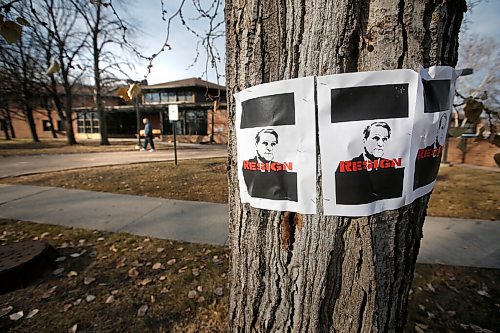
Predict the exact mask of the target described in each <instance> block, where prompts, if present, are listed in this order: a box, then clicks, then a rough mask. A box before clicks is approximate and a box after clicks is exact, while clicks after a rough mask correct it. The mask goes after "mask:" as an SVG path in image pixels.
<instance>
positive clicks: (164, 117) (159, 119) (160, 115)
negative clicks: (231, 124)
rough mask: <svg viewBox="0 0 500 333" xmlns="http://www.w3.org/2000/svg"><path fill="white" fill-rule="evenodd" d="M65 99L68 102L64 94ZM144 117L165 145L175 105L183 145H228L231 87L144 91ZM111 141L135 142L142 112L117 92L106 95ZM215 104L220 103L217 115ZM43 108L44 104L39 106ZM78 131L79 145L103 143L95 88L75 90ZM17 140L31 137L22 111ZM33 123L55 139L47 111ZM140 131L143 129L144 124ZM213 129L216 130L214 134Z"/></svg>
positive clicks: (189, 82) (192, 84)
mask: <svg viewBox="0 0 500 333" xmlns="http://www.w3.org/2000/svg"><path fill="white" fill-rule="evenodd" d="M61 96H62V98H64V96H63V93H62V92H61ZM139 98H140V103H139V117H140V119H142V118H144V117H147V118H149V119H150V121H151V123H152V124H153V128H154V129H156V130H159V132H160V134H159V137H160V139H161V140H163V141H171V140H172V137H173V127H172V126H173V124H172V122H170V120H169V118H168V105H171V104H176V105H178V109H179V120H178V121H177V122H175V126H176V134H177V140H178V141H179V142H193V143H202V142H209V141H210V140H211V139H213V141H214V142H216V143H227V134H228V133H227V110H226V88H225V87H224V86H220V85H217V84H214V83H211V82H208V81H204V80H201V79H199V78H190V79H184V80H178V81H172V82H166V83H161V84H155V85H150V86H143V87H142V94H141V95H140V97H139ZM103 100H104V107H105V113H106V121H107V129H108V137H110V138H135V137H136V133H137V112H136V108H135V106H134V103H133V102H125V101H123V100H122V99H121V98H120V97H118V96H117V95H116V89H114V90H110V91H109V92H107V93H105V94H104V95H103ZM214 100H218V101H219V105H218V108H217V110H216V111H215V112H213V108H214ZM34 104H37V105H40V104H41V103H34ZM73 111H74V117H75V119H74V123H73V126H74V131H75V137H76V139H77V140H83V139H99V138H100V134H99V131H100V124H99V119H98V116H97V111H96V110H95V106H94V97H93V87H91V86H83V85H78V86H75V89H74V91H73ZM11 115H13V117H12V123H13V126H14V130H15V133H16V137H17V138H30V137H31V134H30V131H29V127H28V124H27V122H26V121H25V119H24V116H23V115H22V111H20V110H19V108H18V107H16V108H14V109H13V112H11ZM33 115H34V119H35V124H36V128H37V133H38V136H39V137H40V138H41V139H43V138H52V134H51V130H50V122H49V119H48V113H47V110H46V108H40V107H37V108H35V110H34V112H33ZM51 115H52V119H53V123H54V127H55V129H56V132H57V133H58V136H59V137H64V135H65V132H64V124H63V123H62V122H61V121H58V120H57V119H58V118H57V115H56V112H55V111H52V112H51ZM140 123H141V127H142V121H141V122H140ZM212 129H213V131H212Z"/></svg>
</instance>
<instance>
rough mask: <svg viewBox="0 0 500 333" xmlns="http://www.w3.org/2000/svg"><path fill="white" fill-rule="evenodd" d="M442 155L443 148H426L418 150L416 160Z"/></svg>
mask: <svg viewBox="0 0 500 333" xmlns="http://www.w3.org/2000/svg"><path fill="white" fill-rule="evenodd" d="M442 153H443V146H440V147H437V148H427V149H419V150H418V153H417V160H420V159H422V158H431V157H438V156H441V154H442Z"/></svg>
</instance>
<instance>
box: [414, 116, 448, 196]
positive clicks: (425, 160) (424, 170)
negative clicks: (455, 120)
mask: <svg viewBox="0 0 500 333" xmlns="http://www.w3.org/2000/svg"><path fill="white" fill-rule="evenodd" d="M434 129H435V131H436V135H435V137H434V140H433V141H432V143H431V144H430V145H428V146H426V147H425V148H422V149H419V150H418V152H417V158H416V160H415V173H414V179H413V189H417V188H419V187H422V186H425V185H428V184H430V183H432V182H433V181H434V180H435V179H436V177H437V174H438V171H439V165H440V164H441V157H442V155H443V149H444V144H445V142H446V134H447V132H448V114H447V113H443V114H442V115H441V116H440V117H439V121H438V122H437V127H435V128H434Z"/></svg>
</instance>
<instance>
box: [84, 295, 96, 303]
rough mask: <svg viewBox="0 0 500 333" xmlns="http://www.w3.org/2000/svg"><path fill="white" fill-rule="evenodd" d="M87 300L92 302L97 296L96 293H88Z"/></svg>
mask: <svg viewBox="0 0 500 333" xmlns="http://www.w3.org/2000/svg"><path fill="white" fill-rule="evenodd" d="M85 300H86V301H87V302H88V303H90V302H92V301H93V300H95V296H94V295H87V297H86V298H85Z"/></svg>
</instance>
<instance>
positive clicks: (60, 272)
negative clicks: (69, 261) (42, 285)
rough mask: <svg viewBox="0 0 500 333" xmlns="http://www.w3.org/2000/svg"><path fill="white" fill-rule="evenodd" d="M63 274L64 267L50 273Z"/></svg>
mask: <svg viewBox="0 0 500 333" xmlns="http://www.w3.org/2000/svg"><path fill="white" fill-rule="evenodd" d="M62 272H64V267H61V268H58V269H56V270H54V271H53V272H52V274H54V275H61V274H62Z"/></svg>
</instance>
